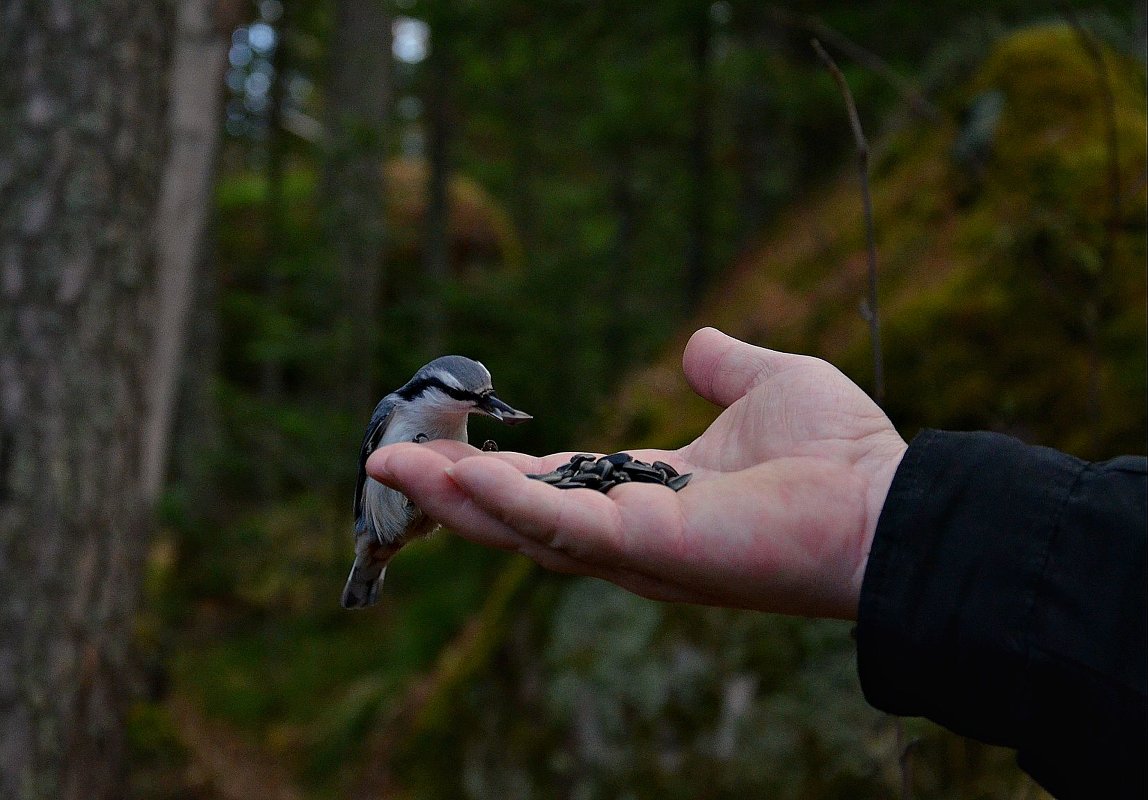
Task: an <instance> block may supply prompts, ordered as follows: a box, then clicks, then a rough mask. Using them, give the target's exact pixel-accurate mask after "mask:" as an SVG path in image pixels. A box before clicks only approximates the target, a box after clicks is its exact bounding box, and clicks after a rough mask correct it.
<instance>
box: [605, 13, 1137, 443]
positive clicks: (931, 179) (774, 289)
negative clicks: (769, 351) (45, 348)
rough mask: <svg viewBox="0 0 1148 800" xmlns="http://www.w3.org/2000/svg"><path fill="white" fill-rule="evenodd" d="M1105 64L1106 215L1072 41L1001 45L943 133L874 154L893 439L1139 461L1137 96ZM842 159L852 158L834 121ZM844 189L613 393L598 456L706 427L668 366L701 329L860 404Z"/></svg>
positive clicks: (862, 370)
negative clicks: (933, 435)
mask: <svg viewBox="0 0 1148 800" xmlns="http://www.w3.org/2000/svg"><path fill="white" fill-rule="evenodd" d="M1103 53H1104V56H1103V57H1104V64H1105V71H1106V73H1107V78H1108V81H1109V85H1110V86H1111V95H1112V107H1111V112H1112V113H1111V118H1112V119H1114V120H1115V132H1116V138H1115V141H1116V152H1117V154H1118V165H1119V174H1120V178H1121V195H1120V207H1119V211H1118V213H1116V214H1115V215H1114V214H1113V213H1112V191H1111V184H1110V170H1109V163H1110V162H1109V159H1110V156H1111V148H1110V144H1109V138H1108V130H1109V128H1108V123H1107V122H1106V120H1107V119H1108V114H1107V108H1108V103H1107V100H1106V95H1105V92H1104V91H1103V90H1102V88H1101V87H1102V84H1101V83H1100V77H1099V73H1098V70H1097V68H1096V65H1095V63H1094V61H1093V60H1092V59H1091V58H1090V56H1089V54H1088V52H1087V51H1086V50H1085V49H1084V47H1083V46H1082V43H1081V40H1080V38H1079V37H1078V35H1077V33H1076V32H1075V31H1073V29H1072V28H1070V27H1068V26H1063V25H1044V26H1038V27H1031V28H1026V29H1023V30H1020V31H1018V32H1016V33H1014V34H1012V35H1011V36H1008V37H1006V38H1003V39H1001V40H1000V41H999V42H998V43H997V45H996V46H995V48H994V49H993V50H992V52H991V53H990V54H989V56H988V58H987V59H986V61H985V62H984V64H983V65H982V67H981V68H980V70H979V71H977V73H976V74H975V75H974V76H973V78H972V79H971V80H970V81H969V82H968V83H967V84H964V85H963V86H960V87H955V88H954V90H953V91H951V92H949V93H948V94H947V97H948V98H949V99H948V100H947V101H946V105H945V107H944V108H943V113H944V117H943V119H941V120H940V121H933V122H929V123H922V124H921V125H920V126H919V127H916V128H913V129H909V130H905V131H902V132H901V133H899V134H898V135H897V136H896V138H895V139H893V140H892V141H890V142H888V143H882V145H881V146H879V147H878V148H877V150H878V152H880V153H882V154H883V155H882V156H881V157H880V158H879V159H878V161H877V163H875V165H874V170H873V176H874V177H873V180H872V191H873V205H874V209H875V216H876V228H877V249H878V262H879V280H880V315H881V324H882V332H883V341H884V349H885V372H886V375H887V395H886V396H887V402H886V408H887V410H888V411H889V413H890V415H891V416H892V418H893V419H894V421H895V422H896V423H897V424H898V426H899V427H900V428H901V429H902V432H903V433H905V434H906V435H912V434H913V433H914V432H915V431H916V430H917V429H919V428H920V427H924V426H929V427H940V428H955V429H968V428H988V429H995V430H1003V431H1007V432H1012V433H1015V434H1017V435H1020V436H1021V437H1022V438H1025V439H1027V440H1029V441H1033V442H1037V443H1041V444H1047V445H1051V446H1056V447H1061V448H1063V449H1067V450H1069V451H1072V452H1075V453H1077V454H1079V455H1082V456H1085V457H1090V456H1091V457H1100V456H1103V455H1114V454H1117V453H1126V452H1144V451H1145V439H1146V436H1148V414H1146V412H1145V394H1146V391H1145V387H1146V372H1145V351H1146V347H1145V344H1146V343H1145V321H1146V317H1145V293H1146V287H1145V272H1144V264H1145V258H1146V251H1145V233H1146V229H1145V213H1146V206H1145V191H1144V175H1145V170H1146V159H1145V146H1146V124H1145V86H1144V79H1143V69H1142V65H1141V64H1139V63H1138V62H1135V61H1133V60H1131V59H1128V58H1125V57H1122V56H1120V55H1117V54H1115V53H1113V52H1111V51H1109V50H1106V49H1105V50H1103ZM988 93H995V96H996V97H997V98H999V102H998V103H997V108H996V110H995V116H993V118H991V119H989V120H988V124H987V125H984V128H985V130H983V131H982V132H981V135H982V136H984V137H987V138H986V139H985V141H984V142H983V143H982V145H983V146H982V147H981V148H980V151H979V157H978V159H977V160H976V162H975V163H971V162H970V161H969V160H968V159H967V158H958V157H957V156H956V155H955V154H956V153H959V151H960V148H959V147H958V143H959V142H960V141H961V137H962V136H967V135H968V133H969V131H968V126H969V125H970V124H971V123H970V120H971V119H972V117H973V115H972V114H970V113H968V112H969V109H970V108H972V107H973V106H975V105H976V103H977V102H978V99H980V98H984V97H986V96H987V95H988ZM989 106H990V109H991V106H992V104H991V103H990V104H989ZM982 122H983V121H982ZM841 146H842V147H850V146H851V142H850V141H849V138H848V132H847V128H846V126H845V125H844V122H843V124H842V142H841ZM857 183H858V182H857V179H856V176H855V175H849V174H847V175H845V176H843V177H842V179H841V180H840V182H839V183H838V184H837V185H835V186H833V187H830V189H829V190H828V191H827V192H826V193H824V194H823V195H822V196H821V197H819V198H818V199H816V200H814V201H812V202H810V203H808V204H807V205H805V206H804V207H803V208H800V209H798V210H796V211H794V212H793V213H792V214H791V215H790V216H789V217H788V218H786V219H785V220H784V221H782V222H781V224H779V225H778V226H776V228H774V229H773V230H772V231H770V232H769V233H768V234H767V235H766V236H765V237H764V238H763V240H762V243H761V245H760V247H758V248H756V249H754V250H752V251H751V252H749V253H748V254H747V255H746V256H745V257H744V258H743V259H742V260H741V262H740V263H739V264H738V265H736V267H735V268H734V270H733V271H732V272H731V274H730V276H729V278H728V279H727V280H726V281H725V282H724V283H723V284H722V285H720V286H719V287H718V288H717V290H716V291H715V292H714V293H713V295H712V296H711V298H710V299H709V302H708V303H707V304H706V305H705V306H704V307H703V310H702V311H701V313H699V314H698V315H697V316H696V317H695V318H694V319H693V320H691V322H690V324H689V325H688V326H686V328H685V329H684V330H683V332H682V334H681V335H680V336H679V337H678V339H677V340H675V341H674V342H673V343H672V344H671V346H670V347H669V349H668V350H667V352H666V354H665V355H664V357H663V358H661V359H659V361H658V362H657V363H656V364H654V365H652V366H650V367H649V368H647V369H645V370H643V371H641V372H639V373H638V374H636V375H634V376H633V377H632V379H631V380H630V381H629V382H628V384H627V385H626V386H625V388H624V391H623V396H622V398H621V403H620V404H619V406H618V408H619V409H620V410H619V411H618V412H617V413H616V414H614V415H613V416H612V417H611V418H610V419H609V420H608V422H607V425H606V426H605V429H606V431H607V433H606V434H605V436H604V437H603V440H602V442H601V444H602V446H603V447H616V446H639V445H642V446H663V447H666V446H676V445H679V444H682V443H684V442H686V441H689V440H690V439H691V438H693V437H694V436H696V435H697V434H698V433H700V432H701V431H702V430H703V429H704V428H705V426H706V425H708V423H709V421H710V420H711V419H712V418H713V416H714V413H715V411H714V409H713V408H712V407H710V406H708V405H707V404H705V403H702V402H700V401H698V400H697V399H696V398H694V397H693V395H692V392H690V390H689V388H688V387H687V386H686V384H685V382H684V380H683V379H682V378H681V377H680V371H681V370H680V365H679V363H678V359H679V358H680V354H681V349H682V346H683V345H684V343H685V340H686V338H687V337H688V335H689V333H690V332H692V331H693V330H695V329H696V328H698V327H701V326H703V325H713V326H715V327H718V328H720V329H722V330H724V331H726V332H727V333H729V334H731V335H733V336H737V337H739V338H741V339H744V340H747V341H750V342H753V343H755V344H759V345H762V346H767V347H772V348H776V349H783V350H791V351H795V352H804V353H810V354H813V355H817V356H821V357H823V358H826V359H828V360H829V361H831V362H833V363H835V364H836V365H838V366H839V367H841V368H842V369H843V370H844V371H845V372H846V373H847V374H848V375H850V376H851V377H852V378H853V379H854V380H857V381H858V382H859V383H860V384H861V385H862V386H866V387H868V385H869V381H870V376H871V374H872V368H871V364H870V355H869V341H868V333H867V328H866V324H865V322H864V320H863V319H862V317H861V315H860V313H859V311H858V309H859V304H860V302H861V300H862V298H863V297H864V295H865V287H866V279H867V278H866V276H867V272H866V268H867V259H866V255H865V241H864V234H863V229H862V218H861V200H860V194H859V189H858V186H857Z"/></svg>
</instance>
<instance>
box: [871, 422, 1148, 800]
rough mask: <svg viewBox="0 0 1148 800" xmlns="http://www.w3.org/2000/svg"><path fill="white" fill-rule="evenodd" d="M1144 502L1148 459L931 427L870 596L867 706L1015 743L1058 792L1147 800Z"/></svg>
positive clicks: (878, 543) (910, 471) (881, 550)
mask: <svg viewBox="0 0 1148 800" xmlns="http://www.w3.org/2000/svg"><path fill="white" fill-rule="evenodd" d="M1146 495H1148V467H1146V462H1145V459H1143V458H1133V457H1123V458H1117V459H1114V460H1112V461H1106V462H1103V463H1088V462H1084V461H1080V460H1079V459H1076V458H1073V457H1071V456H1067V455H1065V454H1063V453H1060V452H1057V451H1055V450H1050V449H1048V448H1043V447H1032V446H1029V445H1025V444H1023V443H1021V442H1019V441H1017V440H1016V439H1012V438H1010V437H1007V436H1003V435H1000V434H992V433H944V432H940V431H925V432H923V433H921V434H920V435H919V436H918V437H917V438H916V439H914V440H913V442H912V444H911V445H910V446H909V450H908V452H907V453H906V454H905V457H904V459H903V461H902V462H901V465H900V467H899V468H898V470H897V474H896V477H895V478H894V480H893V485H892V487H891V488H890V491H889V497H888V499H887V500H886V502H885V506H884V509H883V510H882V512H881V518H880V521H879V523H878V525H877V533H876V536H875V538H874V540H873V546H872V550H871V552H870V555H869V563H868V565H867V567H866V571H865V579H864V583H863V585H862V589H861V605H860V610H859V617H858V625H857V647H858V656H857V658H858V669H859V671H860V676H861V686H862V689H863V690H864V692H865V697H866V699H867V700H868V701H869V702H870V703H871V704H872V705H874V706H876V707H877V708H880V709H882V710H884V711H888V712H890V713H893V714H898V715H902V716H924V717H928V718H930V719H932V720H934V721H935V722H938V723H940V724H941V725H944V726H945V727H947V728H949V729H951V730H953V731H956V732H957V733H960V734H963V735H966V736H970V737H973V738H976V739H980V740H981V741H985V742H989V743H992V744H1001V745H1006V746H1009V747H1013V748H1016V749H1017V750H1018V760H1019V763H1020V766H1021V767H1022V768H1023V769H1024V770H1025V771H1027V772H1028V773H1029V774H1030V775H1032V776H1033V778H1035V779H1036V781H1037V782H1038V783H1040V784H1041V785H1042V786H1044V787H1045V788H1046V789H1047V790H1048V791H1049V792H1051V793H1052V794H1053V795H1055V796H1057V797H1060V798H1072V797H1137V798H1142V797H1144V796H1145V794H1146V783H1148V780H1146V775H1148V772H1146V768H1145V758H1146V752H1148V704H1146V700H1145V692H1146V690H1145V684H1146V677H1145V676H1146V670H1148V652H1146V644H1145V642H1146V639H1148V596H1146V586H1148V579H1146V572H1145V560H1146V554H1145V539H1146V538H1148V534H1146V527H1148V522H1146V516H1145V514H1146V512H1145V506H1146ZM1105 787H1108V788H1105Z"/></svg>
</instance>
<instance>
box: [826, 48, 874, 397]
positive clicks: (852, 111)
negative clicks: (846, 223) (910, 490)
mask: <svg viewBox="0 0 1148 800" xmlns="http://www.w3.org/2000/svg"><path fill="white" fill-rule="evenodd" d="M810 43H811V44H812V45H813V49H814V50H815V51H817V56H818V57H819V58H820V59H821V60H822V62H824V64H825V66H826V67H827V68H828V69H829V73H830V74H831V75H832V76H833V80H834V81H836V82H837V87H838V88H839V89H840V90H841V96H842V97H843V98H844V100H845V110H846V111H847V112H848V114H849V127H850V128H852V129H853V140H854V141H855V142H856V143H857V171H858V174H859V175H860V178H861V205H862V208H863V210H864V214H865V243H866V245H867V250H868V256H869V297H868V299H867V301H866V303H865V309H864V316H865V320H866V321H867V322H868V323H869V344H870V348H871V350H872V355H873V399H874V400H875V401H876V403H877V405H884V403H885V361H884V357H883V356H882V353H881V320H880V316H879V315H878V308H877V237H876V233H875V232H874V228H873V198H872V195H871V194H870V192H869V142H868V140H867V139H866V138H865V131H864V130H863V129H862V128H861V118H860V117H859V116H858V115H857V105H856V103H854V102H853V93H852V92H851V91H849V84H848V83H846V81H845V76H844V75H843V74H842V73H841V70H840V68H838V66H837V62H835V61H834V60H833V58H832V57H831V56H830V55H829V53H827V52H825V48H824V47H822V46H821V42H819V41H817V39H812V40H811V41H810Z"/></svg>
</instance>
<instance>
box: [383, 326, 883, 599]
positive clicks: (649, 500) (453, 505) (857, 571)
mask: <svg viewBox="0 0 1148 800" xmlns="http://www.w3.org/2000/svg"><path fill="white" fill-rule="evenodd" d="M683 367H684V369H685V374H686V377H687V379H688V380H689V382H690V385H691V386H692V387H693V388H694V390H695V391H696V392H698V394H700V395H701V396H702V397H705V398H706V399H708V400H710V401H712V402H714V403H716V404H717V405H719V406H722V407H723V408H724V409H725V410H724V411H723V412H722V413H721V414H720V415H719V416H718V418H717V419H716V420H714V422H713V423H712V424H711V425H710V426H709V428H708V429H707V430H706V431H705V432H704V433H703V434H702V435H701V436H699V437H698V438H697V439H696V440H695V441H693V442H691V443H690V444H688V445H686V446H685V447H682V448H680V449H678V450H673V451H661V450H631V451H629V452H631V453H632V454H633V455H634V456H635V457H636V458H640V459H642V460H645V461H652V460H655V459H660V460H663V461H666V462H668V463H670V464H672V465H673V466H674V467H675V468H677V469H678V470H679V471H681V472H693V473H694V478H693V480H692V481H691V482H690V484H689V486H687V487H686V488H685V489H684V490H682V491H681V492H678V493H674V492H673V491H671V490H670V489H667V488H665V487H663V486H658V485H653V484H636V483H634V484H623V485H620V486H617V487H615V488H614V489H612V490H611V491H610V493H609V494H608V495H603V494H600V493H598V492H595V491H592V490H588V489H574V490H560V489H556V488H554V487H552V486H548V485H545V484H543V483H541V482H538V481H531V480H527V479H525V478H524V477H523V474H522V473H526V472H546V471H549V470H552V469H555V468H556V467H558V466H560V465H561V464H562V463H564V462H565V461H566V460H567V459H568V458H569V455H570V454H568V453H557V454H554V455H550V456H545V457H541V458H538V457H533V456H528V455H524V454H521V453H480V452H479V451H477V450H475V449H474V448H472V447H469V446H468V445H465V444H462V443H460V442H454V441H438V442H430V443H427V444H423V445H411V444H400V445H392V446H390V447H386V448H382V449H380V450H379V451H378V452H377V453H375V454H374V455H373V456H372V457H371V460H370V461H369V462H368V465H367V468H368V471H369V472H370V473H371V475H372V476H373V477H375V478H376V479H377V480H380V481H382V482H383V483H386V484H388V485H391V486H393V487H395V488H398V489H400V490H401V491H403V492H404V493H405V494H406V495H407V496H408V497H410V498H411V499H412V500H413V501H414V502H415V503H417V504H418V505H419V506H420V507H422V509H423V510H424V511H425V512H426V513H427V514H428V515H430V516H431V517H432V518H433V519H435V520H437V521H439V522H442V523H443V524H445V525H448V526H449V527H450V528H452V529H453V530H454V531H456V532H457V533H459V534H460V535H462V536H465V537H466V538H468V539H471V540H473V541H476V542H480V543H483V544H487V545H491V546H495V547H500V548H503V549H508V550H515V551H518V552H521V553H524V554H525V555H527V556H529V557H531V558H533V559H534V560H536V561H537V562H538V563H540V564H542V565H543V566H545V567H549V568H551V569H556V570H560V571H564V572H573V573H578V574H585V575H594V576H597V577H601V578H605V579H607V580H610V581H612V582H614V583H617V584H619V585H620V586H623V587H625V588H627V589H630V590H631V591H634V592H637V593H638V594H642V595H645V596H647V597H652V598H657V599H662V600H673V601H683V602H696V603H706V604H712V605H722V606H734V607H743V608H754V609H759V610H764V611H776V612H782V613H791V614H802V615H809V616H835V617H841V618H854V617H855V616H856V612H857V601H858V597H859V592H860V585H861V578H862V576H863V573H864V568H865V563H866V559H867V555H868V549H869V543H870V542H871V540H872V537H873V532H874V530H875V529H876V525H877V518H878V516H879V515H880V511H881V506H882V504H883V503H884V499H885V495H886V494H887V492H888V488H889V484H890V483H891V481H892V478H893V474H894V472H895V471H896V468H897V465H898V464H899V463H900V459H901V456H902V455H903V453H904V451H905V447H906V446H905V443H904V441H903V440H902V439H901V438H900V436H899V435H898V434H897V432H896V430H895V429H894V428H893V426H892V424H891V423H890V422H889V420H888V418H887V417H885V415H884V414H883V413H882V412H881V410H880V409H879V408H878V407H877V406H876V405H875V404H874V403H873V402H872V401H871V400H870V399H869V398H868V397H867V396H866V395H865V393H864V392H863V391H861V389H859V388H858V387H857V386H856V385H855V384H853V383H852V382H851V381H850V380H849V379H848V378H846V377H845V376H844V375H842V374H841V373H840V372H839V371H838V370H836V369H835V368H834V367H832V366H831V365H829V364H827V363H825V362H823V361H820V360H818V359H815V358H810V357H807V356H799V355H792V354H788V353H779V352H775V351H770V350H765V349H762V348H758V347H754V346H752V345H748V344H745V343H744V342H740V341H738V340H736V339H732V338H730V337H728V336H725V335H724V334H722V333H720V332H718V331H716V330H714V329H712V328H706V329H702V330H700V331H698V332H697V333H695V334H694V336H693V337H692V338H691V340H690V342H689V344H688V345H687V346H686V350H685V353H684V355H683Z"/></svg>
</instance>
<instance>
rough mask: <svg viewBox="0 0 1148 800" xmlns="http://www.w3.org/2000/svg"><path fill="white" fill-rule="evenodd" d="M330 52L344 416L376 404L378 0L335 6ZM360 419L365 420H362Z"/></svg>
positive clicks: (333, 232)
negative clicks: (344, 342)
mask: <svg viewBox="0 0 1148 800" xmlns="http://www.w3.org/2000/svg"><path fill="white" fill-rule="evenodd" d="M335 12H336V15H335V30H334V40H333V42H332V46H331V53H332V58H331V64H330V79H329V80H330V86H329V91H328V99H329V113H328V121H327V128H328V134H329V148H328V152H327V163H326V174H325V194H326V196H327V201H328V202H327V206H328V208H329V209H330V216H329V218H328V238H329V239H330V241H331V245H332V247H333V249H334V252H335V257H336V259H337V263H338V265H339V272H340V274H341V275H342V278H343V293H344V304H343V307H344V308H345V309H346V320H347V324H346V329H347V331H348V333H349V338H350V347H349V348H348V358H347V363H346V365H345V367H344V373H345V376H344V381H345V384H346V389H345V391H344V396H345V397H346V399H347V403H348V409H349V410H350V411H352V413H354V414H358V415H366V414H369V413H370V410H371V407H372V406H373V404H374V403H375V401H376V400H377V399H378V397H377V395H378V387H377V386H376V385H375V384H376V382H377V378H376V369H375V361H376V359H377V354H378V324H379V322H378V321H379V293H380V288H381V285H382V278H383V270H384V265H383V250H384V245H385V241H384V238H385V235H386V230H385V227H384V224H383V211H384V209H383V193H384V187H383V163H384V160H385V158H386V132H387V120H388V116H389V114H388V112H389V109H390V102H391V17H390V12H389V11H388V4H387V3H385V2H382V0H366V1H365V2H364V0H340V1H339V2H338V3H336V5H335ZM364 418H365V417H364Z"/></svg>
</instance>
